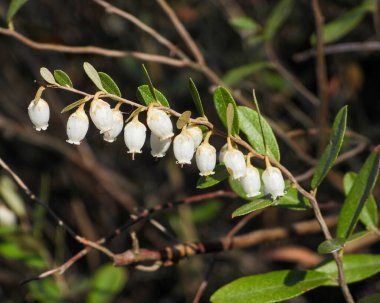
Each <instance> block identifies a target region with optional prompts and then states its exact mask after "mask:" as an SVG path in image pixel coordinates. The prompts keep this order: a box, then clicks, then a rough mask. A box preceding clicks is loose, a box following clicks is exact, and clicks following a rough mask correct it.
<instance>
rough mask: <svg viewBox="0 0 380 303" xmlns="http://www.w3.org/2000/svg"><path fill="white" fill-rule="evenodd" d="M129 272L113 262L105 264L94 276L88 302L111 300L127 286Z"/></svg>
mask: <svg viewBox="0 0 380 303" xmlns="http://www.w3.org/2000/svg"><path fill="white" fill-rule="evenodd" d="M126 282H127V273H126V271H125V269H124V268H123V267H114V266H113V265H112V264H106V265H103V266H102V267H101V268H99V269H98V270H97V271H96V273H95V276H94V277H93V279H92V281H91V284H92V287H91V291H90V293H89V294H88V296H87V300H86V302H87V303H104V302H110V301H111V300H112V299H113V298H114V297H115V296H116V295H117V294H118V293H119V292H120V291H121V290H122V289H123V287H124V286H125V283H126Z"/></svg>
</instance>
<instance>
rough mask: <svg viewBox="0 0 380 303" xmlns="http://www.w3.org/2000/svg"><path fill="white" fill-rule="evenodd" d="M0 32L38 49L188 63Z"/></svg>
mask: <svg viewBox="0 0 380 303" xmlns="http://www.w3.org/2000/svg"><path fill="white" fill-rule="evenodd" d="M0 34H3V35H6V36H9V37H12V38H15V39H16V40H18V41H20V42H22V43H23V44H25V45H27V46H29V47H31V48H34V49H38V50H45V51H53V52H63V53H70V54H93V55H100V56H106V57H115V58H123V57H131V58H135V59H138V60H145V61H151V62H158V63H162V64H166V65H172V66H177V67H183V66H187V65H188V63H187V62H186V61H184V60H178V59H173V58H170V57H167V56H160V55H155V54H147V53H142V52H135V51H121V50H112V49H107V48H101V47H97V46H67V45H61V44H51V43H42V42H35V41H33V40H31V39H29V38H27V37H25V36H23V35H21V34H20V33H18V32H15V31H12V30H10V29H7V28H3V27H0Z"/></svg>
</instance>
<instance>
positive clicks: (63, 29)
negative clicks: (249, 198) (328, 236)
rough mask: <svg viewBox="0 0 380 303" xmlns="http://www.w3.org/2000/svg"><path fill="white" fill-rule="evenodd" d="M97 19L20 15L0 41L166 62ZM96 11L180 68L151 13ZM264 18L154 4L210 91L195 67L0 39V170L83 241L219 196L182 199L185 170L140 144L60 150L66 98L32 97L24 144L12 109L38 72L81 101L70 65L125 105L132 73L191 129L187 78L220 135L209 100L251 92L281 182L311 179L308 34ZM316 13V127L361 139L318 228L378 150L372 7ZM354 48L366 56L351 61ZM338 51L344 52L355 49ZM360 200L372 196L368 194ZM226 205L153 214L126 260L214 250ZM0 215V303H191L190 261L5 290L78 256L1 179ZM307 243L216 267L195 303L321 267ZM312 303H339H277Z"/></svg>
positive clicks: (319, 298)
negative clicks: (2, 215) (247, 283)
mask: <svg viewBox="0 0 380 303" xmlns="http://www.w3.org/2000/svg"><path fill="white" fill-rule="evenodd" d="M99 3H104V2H102V1H90V0H75V1H74V0H68V1H64V2H62V1H51V0H33V1H28V2H27V3H26V4H25V5H24V6H22V8H21V9H20V10H19V11H18V12H17V14H16V15H15V16H14V18H13V21H12V23H13V26H14V29H15V31H17V32H19V33H21V34H22V35H24V36H25V37H28V38H29V39H31V40H33V41H36V42H41V43H52V44H60V45H69V46H86V45H93V46H99V47H103V48H107V49H115V50H128V51H139V52H143V53H147V54H160V55H163V56H174V57H175V55H176V54H171V53H170V52H169V50H168V49H167V48H166V47H164V46H163V45H161V44H160V43H158V42H157V40H156V39H155V38H154V37H152V36H150V35H148V34H147V33H145V32H143V31H142V30H141V29H140V28H138V27H137V26H135V25H134V24H132V23H131V22H128V21H127V20H125V19H123V18H122V17H120V16H118V15H117V14H114V13H113V12H112V11H111V10H108V11H106V10H105V8H104V7H103V6H102V5H99ZM109 3H112V5H114V6H115V7H117V8H120V9H122V10H124V11H126V12H128V13H130V14H132V15H133V16H135V17H137V18H138V19H140V20H141V21H142V22H144V23H146V24H147V25H149V26H150V27H152V28H154V29H155V30H156V31H157V32H158V33H160V34H161V35H162V36H164V37H166V38H167V39H169V40H170V41H171V42H172V43H173V45H175V46H177V47H179V48H181V49H182V50H183V51H184V52H185V54H186V55H187V56H188V57H190V58H193V56H192V54H191V52H190V51H189V48H188V46H187V45H186V43H184V41H183V40H182V39H181V37H180V36H179V34H178V32H177V30H176V28H175V27H174V26H173V24H172V23H171V21H170V19H169V17H168V15H167V14H166V13H165V12H164V10H163V9H162V8H161V7H160V5H159V4H158V3H157V1H149V0H144V1H109ZM279 3H280V1H264V0H250V1H248V0H245V1H243V0H241V1H239V0H207V1H189V0H188V1H182V0H177V1H169V4H170V5H171V6H172V8H173V10H174V12H175V13H176V15H177V16H178V18H179V19H180V20H181V21H182V22H183V24H184V26H185V28H186V29H187V30H188V31H189V33H190V35H191V37H192V38H193V39H194V41H195V42H196V44H197V45H198V46H199V48H200V50H201V52H202V54H203V56H204V58H205V62H206V66H207V68H208V71H212V72H213V73H214V74H215V75H217V79H215V77H210V73H208V72H205V71H204V70H202V69H200V68H199V67H196V68H194V67H191V66H190V67H186V66H185V67H176V66H169V65H166V64H161V63H157V62H150V61H140V60H136V59H134V58H131V57H129V56H125V57H121V58H112V57H107V56H102V55H95V54H83V53H74V54H69V53H65V52H53V51H48V50H43V49H36V48H31V47H29V46H27V45H25V43H22V42H21V41H19V40H17V39H14V37H11V36H9V35H6V34H4V32H0V92H1V95H0V96H1V97H0V157H1V158H2V159H3V160H4V161H5V162H6V163H8V164H9V165H10V166H11V167H12V168H13V169H14V171H15V172H16V173H17V174H18V175H19V176H20V177H21V178H22V179H23V180H24V182H25V183H26V184H27V185H28V186H29V187H30V189H31V190H32V191H33V192H34V193H36V194H37V195H38V196H40V197H41V198H42V199H43V200H44V201H46V202H47V203H48V204H49V205H50V207H51V208H52V209H53V210H54V211H55V212H56V213H57V214H58V215H59V216H60V217H62V218H63V219H64V220H66V221H67V223H68V225H69V226H71V227H72V228H73V229H74V230H75V231H76V232H77V233H78V234H80V235H83V236H85V237H87V238H89V239H93V240H95V239H98V238H100V237H102V236H104V235H107V234H108V233H110V232H111V231H112V230H114V229H115V228H116V227H117V226H119V225H121V224H123V223H124V222H126V220H127V219H128V218H129V214H130V213H138V212H139V211H141V210H143V209H145V208H146V207H152V206H155V205H157V204H160V203H164V202H169V201H175V200H178V199H181V198H184V197H188V196H192V195H196V194H201V193H206V192H207V191H214V190H217V189H225V190H230V189H229V187H228V183H225V182H222V183H220V184H218V185H217V186H216V187H215V188H211V189H205V190H200V189H196V182H197V179H198V171H197V168H196V166H195V164H193V165H190V166H186V167H184V168H182V169H181V168H180V167H179V166H177V165H176V164H175V159H174V156H173V153H172V151H170V152H169V153H168V155H167V156H166V157H165V158H163V159H161V160H159V161H156V160H155V159H153V158H152V157H151V156H150V149H149V146H148V144H146V146H145V147H144V151H143V153H142V154H139V155H137V157H136V160H135V161H132V160H131V157H130V155H129V154H127V150H126V147H125V144H124V141H123V140H122V138H121V137H119V138H118V140H117V141H116V142H115V143H113V144H109V143H107V142H105V141H103V139H102V136H101V135H99V133H98V131H97V130H96V129H95V127H93V126H92V127H90V131H89V133H88V134H87V136H86V140H85V141H84V142H83V143H82V144H81V145H80V146H72V145H69V144H67V143H66V142H65V140H66V132H65V129H66V121H67V118H68V116H69V113H64V114H61V113H60V111H61V109H62V108H63V107H64V106H66V105H68V104H70V103H72V102H74V101H76V100H78V99H79V98H80V96H78V95H75V94H72V93H70V92H64V91H59V90H53V89H51V90H46V91H45V92H44V99H45V100H47V101H48V103H49V105H50V108H51V119H50V123H49V128H48V130H47V131H45V132H36V131H35V130H34V129H33V127H32V124H31V122H30V121H29V118H28V114H27V106H28V104H29V103H30V101H31V100H32V99H33V98H34V95H35V93H36V91H37V89H38V85H37V84H36V83H35V80H37V81H42V79H41V76H40V75H39V70H40V68H41V67H42V66H44V67H47V68H48V69H50V70H54V69H62V70H64V71H65V72H66V73H67V74H69V75H70V77H71V79H72V81H73V83H74V87H76V88H78V89H80V90H82V91H85V92H89V93H94V92H95V87H94V86H93V84H92V83H91V81H90V80H89V79H88V77H87V76H86V75H85V73H84V72H83V69H82V65H83V62H84V61H88V62H90V63H91V64H92V65H93V66H95V67H96V69H97V70H98V71H104V72H106V73H108V74H109V75H111V76H112V78H113V79H114V80H115V81H116V83H117V84H118V85H119V87H120V89H121V92H122V95H123V97H125V98H128V99H130V100H136V88H137V87H138V86H139V85H141V84H143V83H144V76H143V73H142V71H141V63H145V64H146V66H147V68H148V70H149V72H150V75H151V78H152V80H153V82H154V84H155V87H156V88H158V89H159V90H160V91H162V92H163V93H164V94H165V95H166V97H167V98H168V100H169V102H170V104H171V107H172V108H173V109H175V110H177V111H178V112H183V111H185V110H188V109H189V110H191V111H192V112H193V113H196V109H195V107H194V104H193V102H192V101H191V95H190V92H189V89H188V78H189V77H192V79H193V80H194V82H195V83H196V84H197V87H198V89H199V91H200V95H201V96H202V100H203V103H204V107H205V112H206V114H207V116H208V118H209V120H210V121H212V122H213V123H215V124H216V125H217V127H221V123H220V122H219V121H218V117H217V115H216V112H215V109H214V106H213V101H212V91H213V89H214V88H215V86H216V85H218V84H224V85H226V86H229V87H230V88H232V89H234V95H235V97H236V100H237V102H238V103H239V102H240V103H241V104H246V103H244V102H246V101H244V100H249V101H250V100H251V97H250V94H251V91H252V89H256V90H257V94H258V97H259V102H260V105H261V110H262V112H263V114H264V115H265V116H266V117H268V119H269V120H270V121H272V122H273V124H272V126H273V127H274V131H275V134H276V136H277V138H278V142H279V145H280V150H281V163H282V164H283V165H285V166H286V167H287V168H289V170H290V171H291V172H292V173H293V174H294V175H296V176H302V175H303V174H304V173H305V172H307V171H308V170H309V169H310V168H311V167H313V165H314V164H315V157H317V155H318V140H319V137H318V131H313V129H315V128H317V127H318V126H319V119H320V117H319V106H318V104H315V103H318V102H317V101H318V97H316V95H318V85H317V78H316V60H315V56H314V55H313V54H312V53H310V52H308V51H309V50H310V49H313V48H314V46H315V42H313V41H315V34H314V33H315V22H314V15H313V10H312V8H311V4H310V1H306V0H300V1H282V3H285V6H284V7H283V8H282V10H280V11H279V10H277V11H276V7H277V5H279ZM9 4H10V1H6V0H0V17H1V19H0V26H1V28H6V27H7V21H6V14H7V10H8V7H9ZM320 6H321V10H322V13H323V15H324V16H325V22H327V23H330V24H332V25H331V30H330V32H329V35H330V36H328V38H329V41H328V42H329V43H328V44H327V45H328V46H327V47H326V52H327V53H328V55H327V56H326V65H327V73H328V85H327V91H328V99H329V104H328V111H329V115H328V121H329V123H330V124H331V121H332V119H333V117H334V116H335V114H336V113H337V111H338V110H339V109H340V108H341V107H342V106H343V105H349V116H348V125H349V128H350V129H351V130H352V131H354V132H356V133H358V134H360V135H361V136H356V137H355V136H351V137H348V138H347V140H346V141H345V144H344V146H343V151H349V150H351V149H352V148H354V147H355V146H357V145H358V140H359V141H360V142H362V143H363V142H364V143H363V146H362V148H361V149H360V150H359V151H358V152H356V153H355V154H354V155H352V156H350V157H348V159H346V160H345V161H343V162H341V163H340V164H339V165H337V166H336V167H335V169H334V171H333V172H332V173H331V174H329V176H328V178H327V181H326V182H325V183H324V184H323V185H322V186H321V188H320V191H319V201H320V202H321V203H322V204H321V205H322V206H321V207H322V211H323V214H324V215H334V214H337V213H338V211H339V207H340V205H341V203H342V202H343V200H344V193H343V187H342V176H343V173H344V172H346V171H349V170H351V171H358V169H359V168H360V166H361V165H362V163H363V160H364V159H365V157H366V156H367V155H368V151H369V150H370V147H371V146H373V145H376V144H377V143H378V142H379V137H380V120H379V116H380V91H379V83H378V82H379V77H378V70H379V66H380V56H379V50H380V40H379V39H380V26H379V19H380V15H379V9H378V1H377V0H371V1H359V0H336V1H320ZM276 22H278V24H279V25H278V26H276ZM334 22H335V23H334ZM271 31H272V32H271ZM313 37H314V38H313ZM369 42H370V43H372V44H371V45H372V47H367V46H366V45H367V44H368V43H369ZM347 43H356V44H355V45H356V46H357V47H356V48H352V46H350V45H348V44H347ZM366 43H367V44H366ZM334 45H343V46H341V48H340V49H338V51H336V53H334V54H329V47H331V46H334ZM347 45H348V46H347ZM350 47H351V48H350ZM347 50H348V51H347ZM305 51H306V53H305ZM310 54H311V55H310ZM192 60H193V59H192ZM219 80H220V81H219ZM218 81H219V83H218ZM239 96H242V97H241V98H240V97H239ZM316 100H317V101H316ZM122 110H123V112H124V113H125V118H126V117H127V116H128V114H130V113H131V112H132V108H130V107H127V106H125V107H124V106H123V107H122ZM308 131H309V132H308ZM362 136H363V137H362ZM211 141H212V143H213V145H215V146H216V147H217V148H220V147H221V146H222V145H223V144H224V143H225V142H223V140H222V139H221V138H214V137H213V138H212V139H211ZM258 164H260V165H262V163H259V162H258ZM311 176H312V175H311V174H309V175H306V176H304V177H303V179H302V180H303V181H302V182H303V183H302V184H308V183H309V182H310V177H311ZM375 194H376V196H378V195H379V191H378V190H376V191H375ZM242 203H243V200H241V199H225V198H220V199H212V200H206V201H202V202H200V203H197V204H195V203H194V205H191V206H189V205H186V206H180V207H178V208H174V209H169V210H166V211H163V212H160V213H159V214H157V215H155V216H154V218H155V220H157V221H158V222H160V223H161V224H162V225H163V226H165V227H166V229H167V230H168V233H169V234H170V236H168V234H163V233H162V232H159V231H158V230H157V229H156V228H155V227H154V226H153V225H152V224H151V223H150V222H149V221H145V222H143V223H141V224H138V225H136V226H134V228H133V230H135V231H136V232H137V236H138V239H139V241H140V245H141V246H142V247H147V248H156V249H161V248H163V247H165V246H166V245H171V244H175V243H177V241H178V242H184V241H194V240H201V241H205V240H211V239H218V238H220V237H223V236H225V235H226V234H227V233H228V231H229V230H230V229H231V228H232V227H233V226H235V225H236V224H237V222H238V221H239V219H231V213H232V212H233V211H234V210H235V209H236V208H238V207H239V206H241V205H242ZM0 205H1V207H6V208H7V209H10V210H12V212H13V213H14V214H15V215H16V217H17V220H16V221H15V222H14V221H13V220H12V219H11V220H10V222H5V221H3V222H1V221H0V226H1V227H0V302H192V301H193V299H194V296H195V293H196V292H197V289H198V287H199V285H200V283H201V282H202V280H203V279H204V277H205V273H206V272H207V269H208V267H209V265H210V261H211V257H210V256H197V257H194V258H191V259H188V260H184V261H182V262H180V263H179V264H177V265H174V266H171V267H163V268H160V269H159V270H157V271H154V272H142V271H138V270H136V269H134V268H133V267H125V268H118V269H114V268H113V267H112V264H111V263H110V260H109V259H108V258H107V257H106V256H104V255H102V254H99V253H98V252H92V253H90V254H89V255H88V256H86V257H85V258H83V259H81V260H79V261H78V262H77V263H76V264H75V265H73V266H72V267H71V268H70V269H69V270H68V271H67V272H66V273H65V274H64V275H61V276H53V277H49V278H47V279H44V280H40V281H34V282H31V283H29V284H27V285H26V286H23V287H20V286H19V285H18V283H19V282H20V281H21V280H23V279H25V278H28V277H31V276H35V275H38V274H39V273H41V272H43V271H45V270H47V269H49V268H53V267H55V266H57V265H60V264H62V263H63V262H64V261H65V260H67V259H68V258H70V257H71V256H72V255H74V254H75V253H76V252H77V251H79V250H80V249H81V248H82V246H81V245H80V244H79V243H77V242H76V241H75V240H74V239H72V237H70V235H68V234H67V233H66V232H65V231H64V230H63V229H62V228H60V227H59V226H57V224H56V223H55V222H54V220H52V219H51V217H50V216H49V215H48V214H47V213H46V210H45V209H43V208H42V207H40V206H38V205H36V204H35V203H34V202H33V201H31V200H30V199H28V198H27V197H26V196H25V195H24V194H23V192H22V191H20V190H19V188H17V186H16V185H15V184H14V183H13V181H12V180H11V179H10V178H9V176H8V175H7V174H6V173H5V172H1V171H0ZM312 218H313V214H312V211H304V212H292V211H289V210H285V209H278V208H270V209H267V210H266V211H265V212H264V213H262V214H260V215H259V216H257V217H255V218H254V219H252V220H250V221H249V222H248V223H247V224H246V225H245V226H244V227H243V229H242V230H240V232H239V233H241V234H243V233H246V232H249V231H252V230H258V229H261V228H270V227H275V226H289V224H291V223H293V222H297V221H301V220H308V219H312ZM322 239H323V237H322V235H321V234H319V233H316V234H313V235H307V236H294V237H291V238H289V239H285V240H279V241H276V242H273V243H267V244H262V245H259V246H255V247H252V248H248V249H244V250H233V251H230V252H224V253H220V254H218V256H217V258H216V263H215V265H214V267H213V270H212V272H211V274H210V276H209V284H208V286H207V288H206V290H205V292H204V294H203V297H202V299H201V302H208V301H209V297H210V295H211V294H212V293H213V292H214V291H215V290H216V289H217V288H219V287H220V286H222V285H224V284H226V283H227V282H229V281H231V280H233V279H235V278H238V277H241V276H244V275H250V274H255V273H261V272H267V271H270V270H275V269H276V270H277V269H285V268H307V267H310V266H312V265H315V264H316V262H319V261H321V259H320V258H321V257H320V256H319V255H317V254H316V253H315V250H316V247H317V245H318V243H320V242H321V241H322ZM108 247H109V249H110V250H112V251H113V252H118V253H119V252H122V251H124V250H126V249H128V248H130V247H131V238H130V236H129V234H128V233H123V234H122V235H120V236H119V237H117V238H115V239H114V240H113V241H112V242H111V243H110V244H109V245H108ZM356 251H357V252H372V253H373V252H379V244H378V243H376V242H375V241H374V242H371V243H369V244H366V245H364V244H363V245H361V246H360V247H359V248H357V249H356ZM351 289H352V292H353V294H354V296H355V297H361V296H364V295H365V294H368V293H371V292H374V291H375V290H379V289H380V281H379V278H378V276H374V277H373V278H370V279H368V280H366V281H364V282H360V283H356V284H354V285H352V286H351ZM323 300H324V301H325V302H343V298H342V296H341V293H340V290H339V289H338V288H327V287H324V288H320V289H317V290H314V291H311V292H309V293H306V294H304V295H302V296H300V297H298V298H295V299H292V300H290V301H289V302H323Z"/></svg>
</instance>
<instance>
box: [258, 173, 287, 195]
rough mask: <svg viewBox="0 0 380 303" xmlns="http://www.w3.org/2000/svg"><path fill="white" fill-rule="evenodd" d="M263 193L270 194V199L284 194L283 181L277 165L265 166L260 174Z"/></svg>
mask: <svg viewBox="0 0 380 303" xmlns="http://www.w3.org/2000/svg"><path fill="white" fill-rule="evenodd" d="M262 178H263V182H264V192H265V194H270V195H271V196H272V199H273V200H275V199H277V197H282V196H283V195H285V182H284V178H283V177H282V174H281V171H280V170H279V169H278V168H277V167H272V166H267V168H266V169H265V171H264V172H263V175H262Z"/></svg>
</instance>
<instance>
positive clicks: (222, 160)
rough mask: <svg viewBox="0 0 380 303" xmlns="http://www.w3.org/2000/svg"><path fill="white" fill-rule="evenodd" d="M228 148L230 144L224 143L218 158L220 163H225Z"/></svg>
mask: <svg viewBox="0 0 380 303" xmlns="http://www.w3.org/2000/svg"><path fill="white" fill-rule="evenodd" d="M227 149H228V144H227V143H226V144H224V145H223V146H222V148H221V149H220V151H219V158H218V160H219V163H223V162H224V156H225V154H226V151H227Z"/></svg>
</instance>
